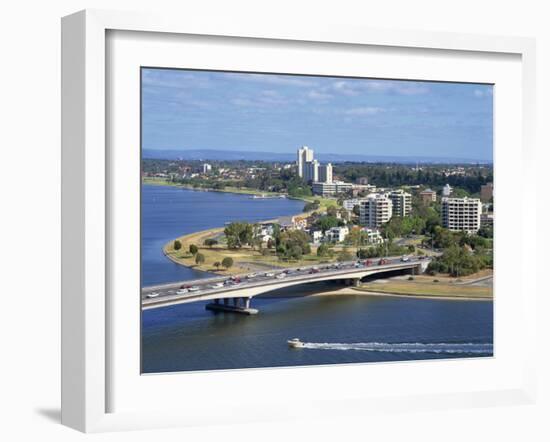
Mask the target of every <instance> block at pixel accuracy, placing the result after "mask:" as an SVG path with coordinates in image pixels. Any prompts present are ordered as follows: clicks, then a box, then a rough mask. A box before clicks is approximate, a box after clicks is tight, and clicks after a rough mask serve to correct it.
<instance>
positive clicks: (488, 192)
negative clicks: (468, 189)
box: [479, 183, 493, 203]
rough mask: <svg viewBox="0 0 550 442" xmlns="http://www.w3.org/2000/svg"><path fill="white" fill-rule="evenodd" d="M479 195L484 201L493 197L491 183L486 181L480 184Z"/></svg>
mask: <svg viewBox="0 0 550 442" xmlns="http://www.w3.org/2000/svg"><path fill="white" fill-rule="evenodd" d="M479 195H480V197H481V201H483V202H484V203H486V202H489V201H491V198H493V183H487V184H484V185H483V186H481V189H480V191H479Z"/></svg>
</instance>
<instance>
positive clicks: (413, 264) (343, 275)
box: [142, 257, 430, 314]
mask: <svg viewBox="0 0 550 442" xmlns="http://www.w3.org/2000/svg"><path fill="white" fill-rule="evenodd" d="M429 262H430V258H429V257H411V258H401V257H392V258H383V259H372V260H358V261H349V262H342V263H336V264H321V265H316V266H307V267H296V268H286V269H277V270H271V271H266V272H261V273H250V274H246V275H238V276H235V277H233V278H229V277H228V276H223V277H214V278H205V279H198V280H194V281H182V282H177V283H172V284H164V285H158V286H152V287H144V288H143V289H142V309H143V310H148V309H153V308H160V307H166V306H170V305H176V304H185V303H189V302H197V301H213V302H212V303H210V304H207V305H206V308H207V309H210V310H215V311H230V312H236V313H244V314H255V313H257V312H258V311H257V310H256V309H253V308H251V307H250V301H251V299H252V298H253V297H254V296H257V295H261V294H263V293H268V292H271V291H274V290H278V289H281V288H285V287H291V286H296V285H300V284H308V283H312V282H320V281H342V282H343V283H345V284H349V285H352V284H353V285H358V284H359V282H360V281H361V279H362V278H365V277H367V276H370V275H375V274H379V273H388V272H395V271H406V272H410V273H411V274H420V273H423V272H424V271H425V270H426V268H427V266H428V264H429Z"/></svg>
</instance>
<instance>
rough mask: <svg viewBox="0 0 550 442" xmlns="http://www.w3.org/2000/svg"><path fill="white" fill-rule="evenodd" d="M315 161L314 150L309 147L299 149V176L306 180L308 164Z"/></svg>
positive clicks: (297, 162)
mask: <svg viewBox="0 0 550 442" xmlns="http://www.w3.org/2000/svg"><path fill="white" fill-rule="evenodd" d="M311 161H313V149H310V148H309V147H307V146H302V147H301V148H300V149H298V159H297V161H296V164H297V165H298V176H300V177H301V178H304V168H305V165H306V163H309V162H311Z"/></svg>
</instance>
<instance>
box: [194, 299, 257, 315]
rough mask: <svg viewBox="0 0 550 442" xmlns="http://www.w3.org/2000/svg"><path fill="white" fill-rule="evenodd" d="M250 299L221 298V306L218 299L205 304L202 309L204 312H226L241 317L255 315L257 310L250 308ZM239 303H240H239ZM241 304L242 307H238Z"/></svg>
mask: <svg viewBox="0 0 550 442" xmlns="http://www.w3.org/2000/svg"><path fill="white" fill-rule="evenodd" d="M231 299H232V300H233V305H230V300H231ZM250 300H251V298H250V297H238V298H223V304H222V303H220V302H219V301H220V300H219V299H214V302H211V303H209V304H206V306H205V307H204V308H205V309H206V310H212V311H213V312H227V313H240V314H243V315H255V314H257V313H258V309H255V308H251V307H250ZM239 301H241V302H239ZM239 304H242V305H239Z"/></svg>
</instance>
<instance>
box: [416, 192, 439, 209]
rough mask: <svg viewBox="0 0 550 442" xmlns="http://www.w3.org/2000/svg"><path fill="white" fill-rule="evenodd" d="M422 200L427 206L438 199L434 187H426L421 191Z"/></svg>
mask: <svg viewBox="0 0 550 442" xmlns="http://www.w3.org/2000/svg"><path fill="white" fill-rule="evenodd" d="M420 200H421V201H422V204H423V205H425V206H429V205H430V204H431V203H434V202H436V201H437V193H436V192H435V191H433V190H432V189H426V190H423V191H422V192H420Z"/></svg>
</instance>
